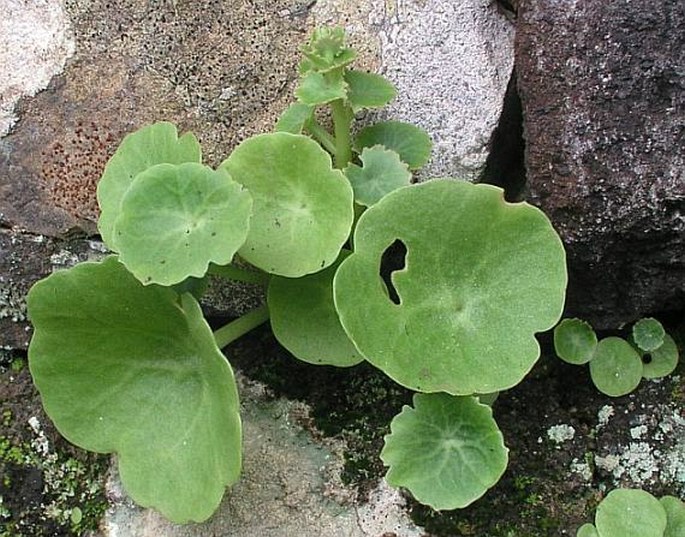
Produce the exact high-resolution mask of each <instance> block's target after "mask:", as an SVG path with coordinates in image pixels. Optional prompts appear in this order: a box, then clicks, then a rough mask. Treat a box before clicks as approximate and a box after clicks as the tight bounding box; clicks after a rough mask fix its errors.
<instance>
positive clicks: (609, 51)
mask: <svg viewBox="0 0 685 537" xmlns="http://www.w3.org/2000/svg"><path fill="white" fill-rule="evenodd" d="M518 24H519V26H518V33H517V44H516V63H517V70H518V83H519V91H520V94H521V99H522V103H523V112H524V117H525V138H526V151H527V153H526V165H527V171H528V186H529V188H530V194H531V201H532V202H533V203H534V204H536V205H538V206H540V207H541V208H542V209H543V210H544V211H545V212H546V213H547V214H548V215H549V216H550V217H551V219H552V221H553V222H554V224H555V226H556V228H557V229H558V231H559V232H560V234H561V236H562V238H563V240H564V243H565V245H566V248H567V252H568V263H569V269H570V285H569V292H568V312H567V313H568V314H569V315H578V316H581V317H584V318H586V319H587V320H589V321H590V322H592V323H593V324H594V325H595V326H596V327H597V328H615V327H618V326H621V325H623V324H625V323H628V322H630V321H633V320H635V319H637V318H639V317H640V316H643V315H645V314H650V313H654V312H658V311H663V310H671V309H673V310H675V309H682V308H683V307H685V144H683V114H684V113H685V73H684V72H683V70H682V65H683V62H685V9H684V8H683V4H682V2H673V1H671V0H658V1H656V2H651V3H649V4H642V3H635V2H628V3H625V2H622V3H617V2H604V1H601V0H582V1H579V2H572V3H566V4H564V5H563V6H560V4H559V3H558V2H554V1H552V0H528V1H526V2H520V5H519V22H518Z"/></svg>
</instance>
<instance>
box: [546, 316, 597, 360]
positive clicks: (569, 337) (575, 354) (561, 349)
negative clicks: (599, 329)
mask: <svg viewBox="0 0 685 537" xmlns="http://www.w3.org/2000/svg"><path fill="white" fill-rule="evenodd" d="M596 348H597V334H595V331H594V330H593V329H592V326H590V325H589V324H588V323H586V322H585V321H581V320H580V319H564V320H563V321H561V322H560V323H559V324H558V325H557V326H556V328H555V329H554V350H555V351H556V353H557V356H559V358H561V359H562V360H564V361H565V362H568V363H569V364H577V365H580V364H586V363H587V362H589V361H590V360H591V359H592V356H593V355H594V353H595V349H596Z"/></svg>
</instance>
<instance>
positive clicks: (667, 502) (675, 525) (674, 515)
mask: <svg viewBox="0 0 685 537" xmlns="http://www.w3.org/2000/svg"><path fill="white" fill-rule="evenodd" d="M659 503H661V507H663V508H664V510H665V511H666V530H665V531H664V537H683V536H684V535H685V503H683V502H682V501H681V500H680V499H678V498H676V497H675V496H664V497H662V498H660V499H659Z"/></svg>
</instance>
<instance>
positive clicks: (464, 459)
mask: <svg viewBox="0 0 685 537" xmlns="http://www.w3.org/2000/svg"><path fill="white" fill-rule="evenodd" d="M390 431H391V433H390V434H389V435H388V436H386V437H385V445H384V447H383V450H382V451H381V459H382V460H383V463H384V464H385V465H386V466H389V467H390V468H389V470H388V474H387V476H386V480H387V481H388V483H389V484H390V485H392V486H395V487H404V488H407V489H408V490H409V491H410V492H411V493H412V494H413V495H414V497H415V498H416V499H417V500H418V501H420V502H421V503H423V504H425V505H429V506H430V507H432V508H433V509H436V510H442V509H457V508H461V507H466V506H467V505H469V504H470V503H472V502H473V501H475V500H477V499H478V498H480V497H481V496H482V495H483V494H485V492H486V491H487V489H488V488H490V487H491V486H493V485H494V484H495V483H497V481H498V480H499V478H500V477H501V476H502V474H503V473H504V470H505V469H506V467H507V459H508V450H507V448H506V447H505V446H504V439H503V437H502V433H501V432H500V430H499V429H498V428H497V424H496V423H495V420H494V419H493V417H492V410H491V409H490V407H489V406H487V405H484V404H481V403H479V402H478V401H477V400H476V399H475V398H474V397H454V396H451V395H448V394H445V393H435V394H415V395H414V408H411V407H408V406H405V407H404V409H403V410H402V412H401V413H400V414H398V415H397V416H395V418H394V419H393V420H392V422H391V423H390Z"/></svg>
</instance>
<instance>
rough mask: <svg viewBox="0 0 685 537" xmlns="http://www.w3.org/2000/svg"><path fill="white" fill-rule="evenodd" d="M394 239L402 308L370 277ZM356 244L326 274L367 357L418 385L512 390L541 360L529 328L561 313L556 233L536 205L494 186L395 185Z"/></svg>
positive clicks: (365, 221) (367, 218) (461, 391)
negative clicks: (400, 251) (401, 250)
mask: <svg viewBox="0 0 685 537" xmlns="http://www.w3.org/2000/svg"><path fill="white" fill-rule="evenodd" d="M398 239H399V240H400V241H401V242H402V243H404V245H405V247H406V249H407V255H406V266H405V268H404V269H403V270H398V271H395V272H394V273H393V274H392V276H391V278H392V286H393V287H394V290H395V291H396V293H397V295H398V296H399V304H397V303H395V302H394V301H393V300H392V299H391V296H390V293H389V292H388V289H386V286H385V285H384V282H383V280H382V279H381V277H380V276H379V268H380V265H381V259H382V258H383V254H384V252H385V251H386V250H387V249H388V248H389V247H390V246H391V245H392V244H393V243H395V241H396V240H398ZM354 245H355V252H354V254H352V255H351V256H350V257H348V258H347V259H346V260H345V261H343V263H342V264H341V265H340V267H339V268H338V272H337V274H336V276H335V280H334V293H335V304H336V308H337V310H338V313H339V315H340V320H341V322H342V325H343V327H344V328H345V331H346V332H347V334H348V335H349V336H350V339H352V341H353V342H354V343H355V345H356V347H357V348H358V349H359V351H360V352H361V353H362V354H363V355H364V357H365V358H366V359H367V360H368V361H369V362H371V363H372V364H374V365H375V366H376V367H378V368H380V369H381V370H383V371H384V372H385V373H386V374H388V375H389V376H390V377H392V378H393V379H394V380H396V381H397V382H399V383H400V384H402V385H404V386H406V387H409V388H411V389H414V390H417V391H425V392H436V391H445V392H448V393H451V394H455V395H469V394H472V393H490V392H494V391H500V390H504V389H507V388H510V387H511V386H514V385H515V384H517V383H518V382H520V381H521V379H522V378H523V376H524V375H525V374H526V373H527V372H528V371H529V370H530V369H531V368H532V367H533V364H534V363H535V361H536V360H537V358H538V356H539V347H538V344H537V341H536V340H535V337H534V334H535V333H536V332H540V331H544V330H548V329H549V328H551V327H552V326H554V324H555V323H556V322H557V320H558V319H559V317H560V315H561V312H562V309H563V305H564V294H565V288H566V264H565V255H564V249H563V246H562V244H561V240H560V239H559V237H558V236H557V234H556V233H555V231H554V229H553V228H552V226H551V224H550V222H549V220H548V219H547V217H546V216H545V215H544V214H543V213H542V212H541V211H540V210H538V209H536V208H535V207H532V206H530V205H528V204H526V203H517V204H510V203H507V202H505V201H504V198H503V194H502V191H501V190H500V189H498V188H496V187H493V186H489V185H474V184H471V183H467V182H464V181H455V180H449V179H443V180H435V181H429V182H427V183H422V184H419V185H412V186H408V187H404V188H400V189H399V190H395V191H394V192H391V193H390V194H388V195H387V196H386V197H385V198H383V199H382V200H381V201H379V202H378V203H377V204H376V205H374V206H372V207H370V208H369V209H367V211H366V212H365V213H364V214H363V215H362V216H361V218H360V219H359V222H358V224H357V228H356V231H355V234H354Z"/></svg>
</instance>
